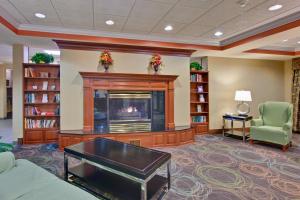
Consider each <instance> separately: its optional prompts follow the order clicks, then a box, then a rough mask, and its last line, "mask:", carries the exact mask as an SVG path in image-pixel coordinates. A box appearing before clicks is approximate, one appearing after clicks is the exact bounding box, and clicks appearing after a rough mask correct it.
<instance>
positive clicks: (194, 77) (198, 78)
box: [191, 74, 203, 82]
mask: <svg viewBox="0 0 300 200" xmlns="http://www.w3.org/2000/svg"><path fill="white" fill-rule="evenodd" d="M191 81H192V82H202V81H203V79H202V75H201V74H191Z"/></svg>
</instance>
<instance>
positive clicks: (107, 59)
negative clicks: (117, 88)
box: [99, 50, 113, 65]
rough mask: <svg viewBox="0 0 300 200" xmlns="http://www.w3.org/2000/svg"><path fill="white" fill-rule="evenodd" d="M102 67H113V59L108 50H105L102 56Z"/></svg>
mask: <svg viewBox="0 0 300 200" xmlns="http://www.w3.org/2000/svg"><path fill="white" fill-rule="evenodd" d="M99 62H100V63H101V64H102V65H112V64H113V59H112V58H111V54H110V52H109V51H108V50H104V51H103V52H102V53H101V55H100V61H99Z"/></svg>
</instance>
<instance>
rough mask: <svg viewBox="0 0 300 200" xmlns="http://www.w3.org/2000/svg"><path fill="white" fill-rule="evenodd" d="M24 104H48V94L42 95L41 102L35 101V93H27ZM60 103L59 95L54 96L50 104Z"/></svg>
mask: <svg viewBox="0 0 300 200" xmlns="http://www.w3.org/2000/svg"><path fill="white" fill-rule="evenodd" d="M25 102H26V103H37V102H41V103H49V102H50V101H49V97H48V94H43V95H42V99H41V100H37V98H36V94H35V93H28V94H25ZM59 102H60V94H55V95H54V97H53V100H52V103H59Z"/></svg>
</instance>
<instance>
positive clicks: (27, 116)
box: [25, 115, 60, 118]
mask: <svg viewBox="0 0 300 200" xmlns="http://www.w3.org/2000/svg"><path fill="white" fill-rule="evenodd" d="M47 117H60V115H25V118H47Z"/></svg>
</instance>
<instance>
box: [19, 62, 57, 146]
mask: <svg viewBox="0 0 300 200" xmlns="http://www.w3.org/2000/svg"><path fill="white" fill-rule="evenodd" d="M59 76H60V65H56V64H33V63H24V64H23V102H24V103H23V119H24V120H23V121H24V125H23V127H24V129H23V130H24V135H23V143H24V144H39V143H49V142H57V139H58V134H57V133H58V131H59V129H60V126H59V125H60V124H59V123H60V111H59V110H60V103H59V102H60V77H59ZM43 102H45V103H43ZM41 113H42V114H41ZM44 114H45V115H44Z"/></svg>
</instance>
